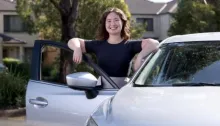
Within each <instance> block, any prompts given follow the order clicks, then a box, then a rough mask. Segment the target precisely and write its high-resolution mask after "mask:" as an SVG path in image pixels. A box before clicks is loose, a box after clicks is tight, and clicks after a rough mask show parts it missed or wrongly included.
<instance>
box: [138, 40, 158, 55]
mask: <svg viewBox="0 0 220 126" xmlns="http://www.w3.org/2000/svg"><path fill="white" fill-rule="evenodd" d="M141 47H142V50H141V52H140V53H139V56H140V57H142V58H144V57H146V56H147V55H149V54H150V53H152V52H154V51H157V50H158V47H159V41H157V40H155V39H143V40H142V43H141Z"/></svg>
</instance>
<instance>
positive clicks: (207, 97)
mask: <svg viewBox="0 0 220 126" xmlns="http://www.w3.org/2000/svg"><path fill="white" fill-rule="evenodd" d="M219 97H220V87H216V86H215V87H214V86H213V87H144V88H143V87H135V88H134V87H132V86H131V85H126V86H125V87H123V88H122V89H121V90H120V91H119V92H118V93H117V94H116V95H115V96H114V98H113V99H112V102H111V105H110V107H111V112H109V114H108V115H107V116H105V121H103V118H100V115H99V116H96V115H95V114H93V116H92V117H93V118H94V119H95V120H96V123H97V124H98V125H105V126H106V125H111V126H122V125H123V126H125V125H126V126H167V125H171V126H195V125H201V126H209V125H212V126H217V125H220V108H219V106H220V99H219ZM106 102H108V101H106ZM213 113H214V114H213Z"/></svg>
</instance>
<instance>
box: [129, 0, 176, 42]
mask: <svg viewBox="0 0 220 126" xmlns="http://www.w3.org/2000/svg"><path fill="white" fill-rule="evenodd" d="M125 2H126V3H127V4H128V7H129V10H130V12H131V15H132V18H133V19H134V20H135V21H136V22H137V23H147V27H146V32H145V33H144V34H143V38H155V39H158V40H163V39H165V38H167V37H168V34H167V31H168V30H169V27H170V24H171V20H172V16H171V15H172V14H173V13H175V12H176V10H177V4H178V0H173V1H170V2H168V3H154V2H150V1H148V0H125Z"/></svg>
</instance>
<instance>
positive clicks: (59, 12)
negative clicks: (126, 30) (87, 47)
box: [17, 0, 144, 80]
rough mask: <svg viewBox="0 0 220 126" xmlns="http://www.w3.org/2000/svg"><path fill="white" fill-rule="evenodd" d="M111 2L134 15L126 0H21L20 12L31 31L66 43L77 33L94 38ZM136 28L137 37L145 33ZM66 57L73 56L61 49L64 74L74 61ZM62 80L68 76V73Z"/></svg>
mask: <svg viewBox="0 0 220 126" xmlns="http://www.w3.org/2000/svg"><path fill="white" fill-rule="evenodd" d="M111 6H114V7H119V8H121V9H122V10H123V11H125V13H126V15H127V16H128V17H129V18H130V16H131V14H130V12H129V10H128V7H127V4H126V3H125V2H124V0H33V1H32V0H18V1H17V12H18V13H19V15H20V16H21V17H22V18H23V19H24V21H25V22H26V23H27V24H28V29H29V33H39V34H40V36H41V38H42V39H49V40H56V41H61V42H65V43H66V42H67V41H68V40H69V39H71V38H72V37H75V36H77V37H82V38H86V39H94V35H95V30H96V28H97V25H98V19H99V16H100V15H101V13H103V11H104V10H105V9H106V8H107V7H111ZM78 8H79V11H78ZM77 17H78V20H77ZM133 26H134V28H136V27H137V26H136V25H133ZM134 28H133V30H132V31H133V33H135V34H134V35H135V37H139V36H141V35H142V33H143V31H144V30H141V28H140V27H137V28H138V29H137V30H135V29H134ZM76 31H77V33H78V35H76ZM141 32H142V33H141ZM65 57H70V56H69V55H66V54H64V52H62V51H61V57H60V66H62V67H61V68H60V70H59V72H60V77H61V75H66V73H65V72H66V65H65V64H67V65H68V64H69V65H70V63H68V62H69V61H66V60H64V59H65ZM71 68H72V67H71ZM60 80H65V76H63V77H62V78H61V79H60Z"/></svg>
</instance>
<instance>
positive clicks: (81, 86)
mask: <svg viewBox="0 0 220 126" xmlns="http://www.w3.org/2000/svg"><path fill="white" fill-rule="evenodd" d="M66 80H67V85H68V86H69V87H70V88H73V89H78V90H92V89H93V88H94V87H96V84H97V78H96V77H95V76H94V75H92V74H91V73H89V72H78V73H73V74H69V75H67V76H66Z"/></svg>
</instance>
